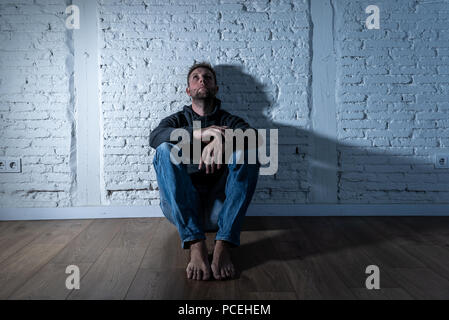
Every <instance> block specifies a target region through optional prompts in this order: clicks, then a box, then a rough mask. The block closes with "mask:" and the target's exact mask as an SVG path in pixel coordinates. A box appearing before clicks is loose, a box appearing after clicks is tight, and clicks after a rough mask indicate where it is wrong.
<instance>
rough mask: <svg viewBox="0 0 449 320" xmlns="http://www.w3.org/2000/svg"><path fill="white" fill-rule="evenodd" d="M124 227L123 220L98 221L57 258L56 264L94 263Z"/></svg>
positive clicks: (53, 260) (54, 261) (53, 261)
mask: <svg viewBox="0 0 449 320" xmlns="http://www.w3.org/2000/svg"><path fill="white" fill-rule="evenodd" d="M122 225H123V221H122V220H121V219H96V220H94V221H93V222H92V223H91V224H90V225H89V226H88V227H87V228H86V229H85V230H84V231H83V232H81V233H80V234H79V235H78V236H77V237H76V238H75V239H73V240H72V241H71V242H70V243H69V244H68V245H67V246H66V247H65V248H64V249H63V250H62V251H61V252H59V253H58V255H57V256H56V257H54V258H53V259H52V261H51V262H52V263H55V264H66V265H70V264H75V265H76V264H81V263H94V262H95V261H96V260H97V259H98V257H99V256H100V255H101V254H102V253H103V251H104V250H105V248H106V247H107V246H108V244H109V243H110V242H111V241H112V239H113V238H114V236H115V235H116V234H117V233H118V232H119V230H120V227H121V226H122Z"/></svg>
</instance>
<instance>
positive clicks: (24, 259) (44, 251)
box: [0, 220, 91, 299]
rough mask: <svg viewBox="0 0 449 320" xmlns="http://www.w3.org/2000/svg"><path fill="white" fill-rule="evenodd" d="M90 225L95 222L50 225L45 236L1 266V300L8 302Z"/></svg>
mask: <svg viewBox="0 0 449 320" xmlns="http://www.w3.org/2000/svg"><path fill="white" fill-rule="evenodd" d="M90 223H91V220H63V221H49V222H48V224H49V226H48V229H47V231H46V232H45V233H43V234H41V235H40V236H38V237H37V238H36V239H34V240H33V241H32V242H31V243H30V244H28V245H27V246H25V247H24V248H22V249H21V250H19V251H18V252H17V253H15V254H14V255H13V256H10V257H9V258H7V259H6V260H4V261H2V262H1V263H0V299H6V298H8V297H9V296H10V295H11V294H12V293H13V292H14V291H15V290H17V289H18V288H19V287H20V286H22V285H23V284H24V283H25V282H26V281H27V280H28V279H29V278H30V277H31V276H32V275H34V274H35V273H36V272H37V271H38V270H39V269H41V268H42V267H43V266H44V265H45V264H47V263H48V262H49V261H50V260H51V259H52V258H53V257H54V256H55V255H56V254H57V253H58V252H59V251H60V250H62V248H64V247H65V246H66V245H67V243H69V242H70V241H71V240H72V239H73V238H74V237H76V236H77V235H78V234H79V233H80V232H82V231H83V230H84V229H85V228H86V227H87V226H88V225H89V224H90Z"/></svg>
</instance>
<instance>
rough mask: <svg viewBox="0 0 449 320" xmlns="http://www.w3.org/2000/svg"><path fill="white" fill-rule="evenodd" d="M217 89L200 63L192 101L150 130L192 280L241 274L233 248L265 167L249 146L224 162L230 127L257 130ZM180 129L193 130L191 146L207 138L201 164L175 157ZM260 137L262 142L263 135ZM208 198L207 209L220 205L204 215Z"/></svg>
mask: <svg viewBox="0 0 449 320" xmlns="http://www.w3.org/2000/svg"><path fill="white" fill-rule="evenodd" d="M217 92H218V86H217V83H216V74H215V71H214V69H213V68H212V66H211V65H210V64H208V63H204V62H203V63H198V64H194V65H193V66H192V67H190V69H189V72H188V75H187V88H186V93H187V95H189V96H190V97H191V100H192V104H191V105H189V106H187V105H186V106H184V108H183V110H182V111H179V112H177V113H175V114H172V115H170V116H168V117H166V118H164V119H162V120H161V122H160V123H159V125H158V127H157V128H155V129H154V130H153V131H152V132H151V134H150V146H151V147H152V148H155V149H156V154H155V156H154V159H153V165H154V168H155V171H156V176H157V181H158V186H159V190H160V198H161V209H162V212H163V213H164V215H165V217H167V219H168V220H169V221H170V222H171V223H173V224H174V225H175V226H176V227H177V229H178V232H179V234H180V237H181V240H182V247H183V248H184V249H187V248H189V249H190V262H189V264H188V266H187V269H186V272H187V278H189V279H195V280H208V279H210V278H211V277H212V276H213V277H214V278H215V279H218V280H223V279H229V278H233V277H235V274H236V271H235V267H234V265H233V263H232V261H231V255H230V248H232V247H237V246H239V245H240V230H241V223H242V221H243V217H244V216H245V214H246V211H247V208H248V206H249V203H250V201H251V199H252V196H253V194H254V191H255V188H256V184H257V180H258V175H259V168H260V163H259V161H258V159H257V161H256V163H254V162H252V164H251V162H249V161H247V159H248V154H247V153H248V148H246V145H245V148H244V149H243V150H242V149H237V150H233V152H232V159H233V161H232V162H231V161H230V160H228V161H229V163H226V164H223V162H224V161H222V160H223V155H224V153H225V152H224V151H225V148H224V146H225V145H229V144H227V143H231V142H230V141H225V143H223V139H224V138H225V130H226V129H242V130H243V131H245V130H246V129H250V130H254V131H256V130H255V129H254V128H251V127H250V126H249V124H248V123H247V122H246V121H245V120H243V119H242V118H240V117H238V116H234V115H232V114H230V113H229V112H227V111H225V110H223V109H221V101H220V100H219V99H217V98H216V97H215V95H216V93H217ZM193 121H200V122H201V127H200V128H199V129H195V130H194V128H193ZM178 128H183V129H185V130H186V131H187V132H188V134H189V136H190V141H191V144H192V143H193V139H196V140H198V141H200V142H201V155H200V159H199V164H198V163H197V164H185V163H183V162H181V163H179V162H178V163H176V162H175V161H173V160H172V158H171V156H170V154H171V152H172V149H173V148H176V149H175V150H176V151H177V150H179V148H178V146H177V145H176V141H171V140H170V134H171V133H172V132H173V131H174V130H176V129H178ZM256 135H257V133H256ZM256 138H257V146H259V145H260V143H261V142H262V141H261V140H262V138H261V137H260V136H258V137H256ZM239 151H242V152H243V154H244V156H245V157H246V158H245V161H244V163H242V162H241V161H239V162H237V161H236V160H237V158H238V156H242V154H241V153H240V154H239V153H238V152H239ZM256 156H257V152H256ZM220 194H221V195H222V198H221V199H222V200H223V201H222V202H220V201H219V199H214V198H215V197H217V198H219V196H220ZM202 199H206V202H209V203H210V200H212V205H211V206H210V207H208V206H206V209H210V208H214V209H215V211H214V210H212V211H214V212H212V213H211V215H212V217H201V216H200V214H199V211H200V207H201V206H202V201H201V200H202ZM214 201H215V202H214ZM217 203H218V204H219V205H218V206H217ZM217 208H218V209H217ZM204 211H206V214H210V213H208V212H207V210H203V212H204ZM214 215H215V223H216V224H218V231H217V235H216V238H215V247H214V251H213V258H212V263H209V260H208V254H207V247H206V243H205V239H206V237H205V235H204V231H205V230H206V229H207V228H208V227H210V226H207V225H206V224H207V221H210V220H211V219H212V220H213V219H214ZM208 219H209V220H208ZM205 221H206V222H205ZM216 224H215V225H216Z"/></svg>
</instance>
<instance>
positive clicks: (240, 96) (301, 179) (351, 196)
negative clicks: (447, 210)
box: [214, 65, 449, 204]
mask: <svg viewBox="0 0 449 320" xmlns="http://www.w3.org/2000/svg"><path fill="white" fill-rule="evenodd" d="M214 69H215V70H216V73H217V82H218V86H219V92H218V97H219V98H220V99H221V100H222V102H223V103H222V108H223V109H224V110H226V111H229V112H230V113H232V114H235V115H238V116H240V117H242V118H244V119H245V120H247V121H248V122H249V123H250V125H251V126H252V127H254V128H256V129H266V131H267V135H266V140H268V141H269V140H270V137H269V129H278V145H279V150H278V151H279V164H278V171H277V173H276V174H275V175H273V176H263V175H261V176H260V177H259V182H258V188H257V190H256V194H255V198H254V199H256V195H257V193H259V192H262V194H263V193H266V195H267V196H268V197H272V199H273V200H281V201H282V200H283V199H279V198H278V197H277V195H279V196H281V198H282V194H285V193H289V192H291V194H292V195H293V194H295V195H296V196H297V198H298V199H297V201H295V202H296V203H313V199H311V186H312V183H313V184H314V187H315V188H317V189H318V190H319V189H320V188H322V189H326V187H327V186H326V185H324V184H325V181H324V182H323V181H320V180H316V179H314V177H313V175H311V174H310V168H311V167H310V165H311V163H314V164H317V163H318V164H319V168H320V169H319V170H325V171H326V172H324V175H335V174H336V175H337V177H336V183H337V199H336V200H337V202H336V203H341V202H344V203H351V202H356V203H370V202H371V203H373V202H374V203H377V204H379V203H388V204H392V203H407V202H409V203H416V202H422V203H426V202H427V203H430V202H432V203H434V202H435V201H434V198H432V197H431V196H429V194H430V193H431V192H432V191H435V192H438V191H449V190H448V188H447V187H446V188H444V186H442V183H441V184H440V185H438V182H437V181H434V180H435V178H434V177H432V176H431V175H430V174H436V173H440V171H439V170H440V169H436V168H433V162H431V161H427V162H425V161H424V160H422V159H417V158H416V157H415V156H413V155H401V154H400V152H399V153H391V154H390V153H388V151H385V152H383V151H382V150H378V151H376V150H372V148H373V147H360V146H354V145H351V144H349V143H342V142H340V141H335V140H331V139H329V138H327V137H325V136H320V135H318V134H316V133H314V132H312V131H311V130H308V129H307V127H306V126H303V128H301V127H296V126H293V125H285V124H284V123H279V122H278V123H277V122H276V120H272V119H273V118H275V114H276V112H284V113H285V112H290V110H282V108H279V109H278V110H276V105H273V104H274V103H276V101H275V98H274V97H272V98H270V97H269V96H270V94H271V92H273V90H271V89H272V88H265V87H264V85H263V84H262V83H260V82H258V81H257V80H256V79H255V78H254V77H253V76H251V75H248V74H246V73H245V72H243V71H242V68H241V67H240V66H235V65H217V66H214ZM249 101H250V102H249ZM291 112H292V114H293V116H294V110H293V111H291ZM281 116H282V115H281ZM303 117H304V118H307V117H308V115H304V116H303ZM291 118H292V117H290V119H291ZM253 119H254V120H253ZM298 123H299V121H298ZM385 130H386V131H385V136H386V137H391V135H389V134H388V131H387V129H385ZM312 141H315V143H316V144H317V145H321V146H328V145H335V146H336V150H337V159H336V161H335V163H330V161H329V160H327V158H326V157H324V156H323V157H321V155H322V154H321V153H320V152H314V153H312V152H309V151H310V147H311V143H310V142H312ZM369 148H371V150H369ZM266 150H267V153H268V152H269V146H267V149H266ZM358 161H360V162H358ZM376 165H379V171H376ZM367 166H368V167H369V170H366V167H367ZM342 175H343V176H344V180H342ZM432 179H433V180H432ZM320 183H321V185H320ZM432 185H433V186H434V189H433V190H432ZM367 196H368V197H369V199H366V198H367ZM364 197H365V198H364ZM287 200H288V199H287ZM292 201H294V200H291V199H290V202H292ZM277 203H279V202H277Z"/></svg>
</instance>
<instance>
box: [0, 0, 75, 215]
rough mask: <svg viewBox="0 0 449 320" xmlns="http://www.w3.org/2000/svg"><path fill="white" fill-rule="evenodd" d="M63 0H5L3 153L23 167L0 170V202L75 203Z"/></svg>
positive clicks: (0, 36)
mask: <svg viewBox="0 0 449 320" xmlns="http://www.w3.org/2000/svg"><path fill="white" fill-rule="evenodd" d="M66 6H67V5H66V1H63V0H59V1H58V0H46V1H44V0H38V1H33V0H2V1H1V3H0V15H1V17H0V40H1V47H0V118H1V119H0V121H1V126H0V130H1V131H0V132H1V133H0V134H1V141H0V155H1V156H6V157H20V158H22V173H19V174H17V173H3V174H0V203H1V206H2V207H8V206H12V207H15V206H19V207H55V206H70V205H71V197H70V189H71V187H72V183H73V175H72V172H71V168H70V165H69V163H70V144H71V130H72V118H71V115H70V110H71V105H72V103H71V99H72V94H73V93H71V90H70V79H71V73H72V72H73V67H72V66H71V57H72V55H73V52H71V51H70V46H69V45H68V43H69V42H70V34H69V33H68V32H67V30H66V29H65V16H64V10H65V8H66Z"/></svg>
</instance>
